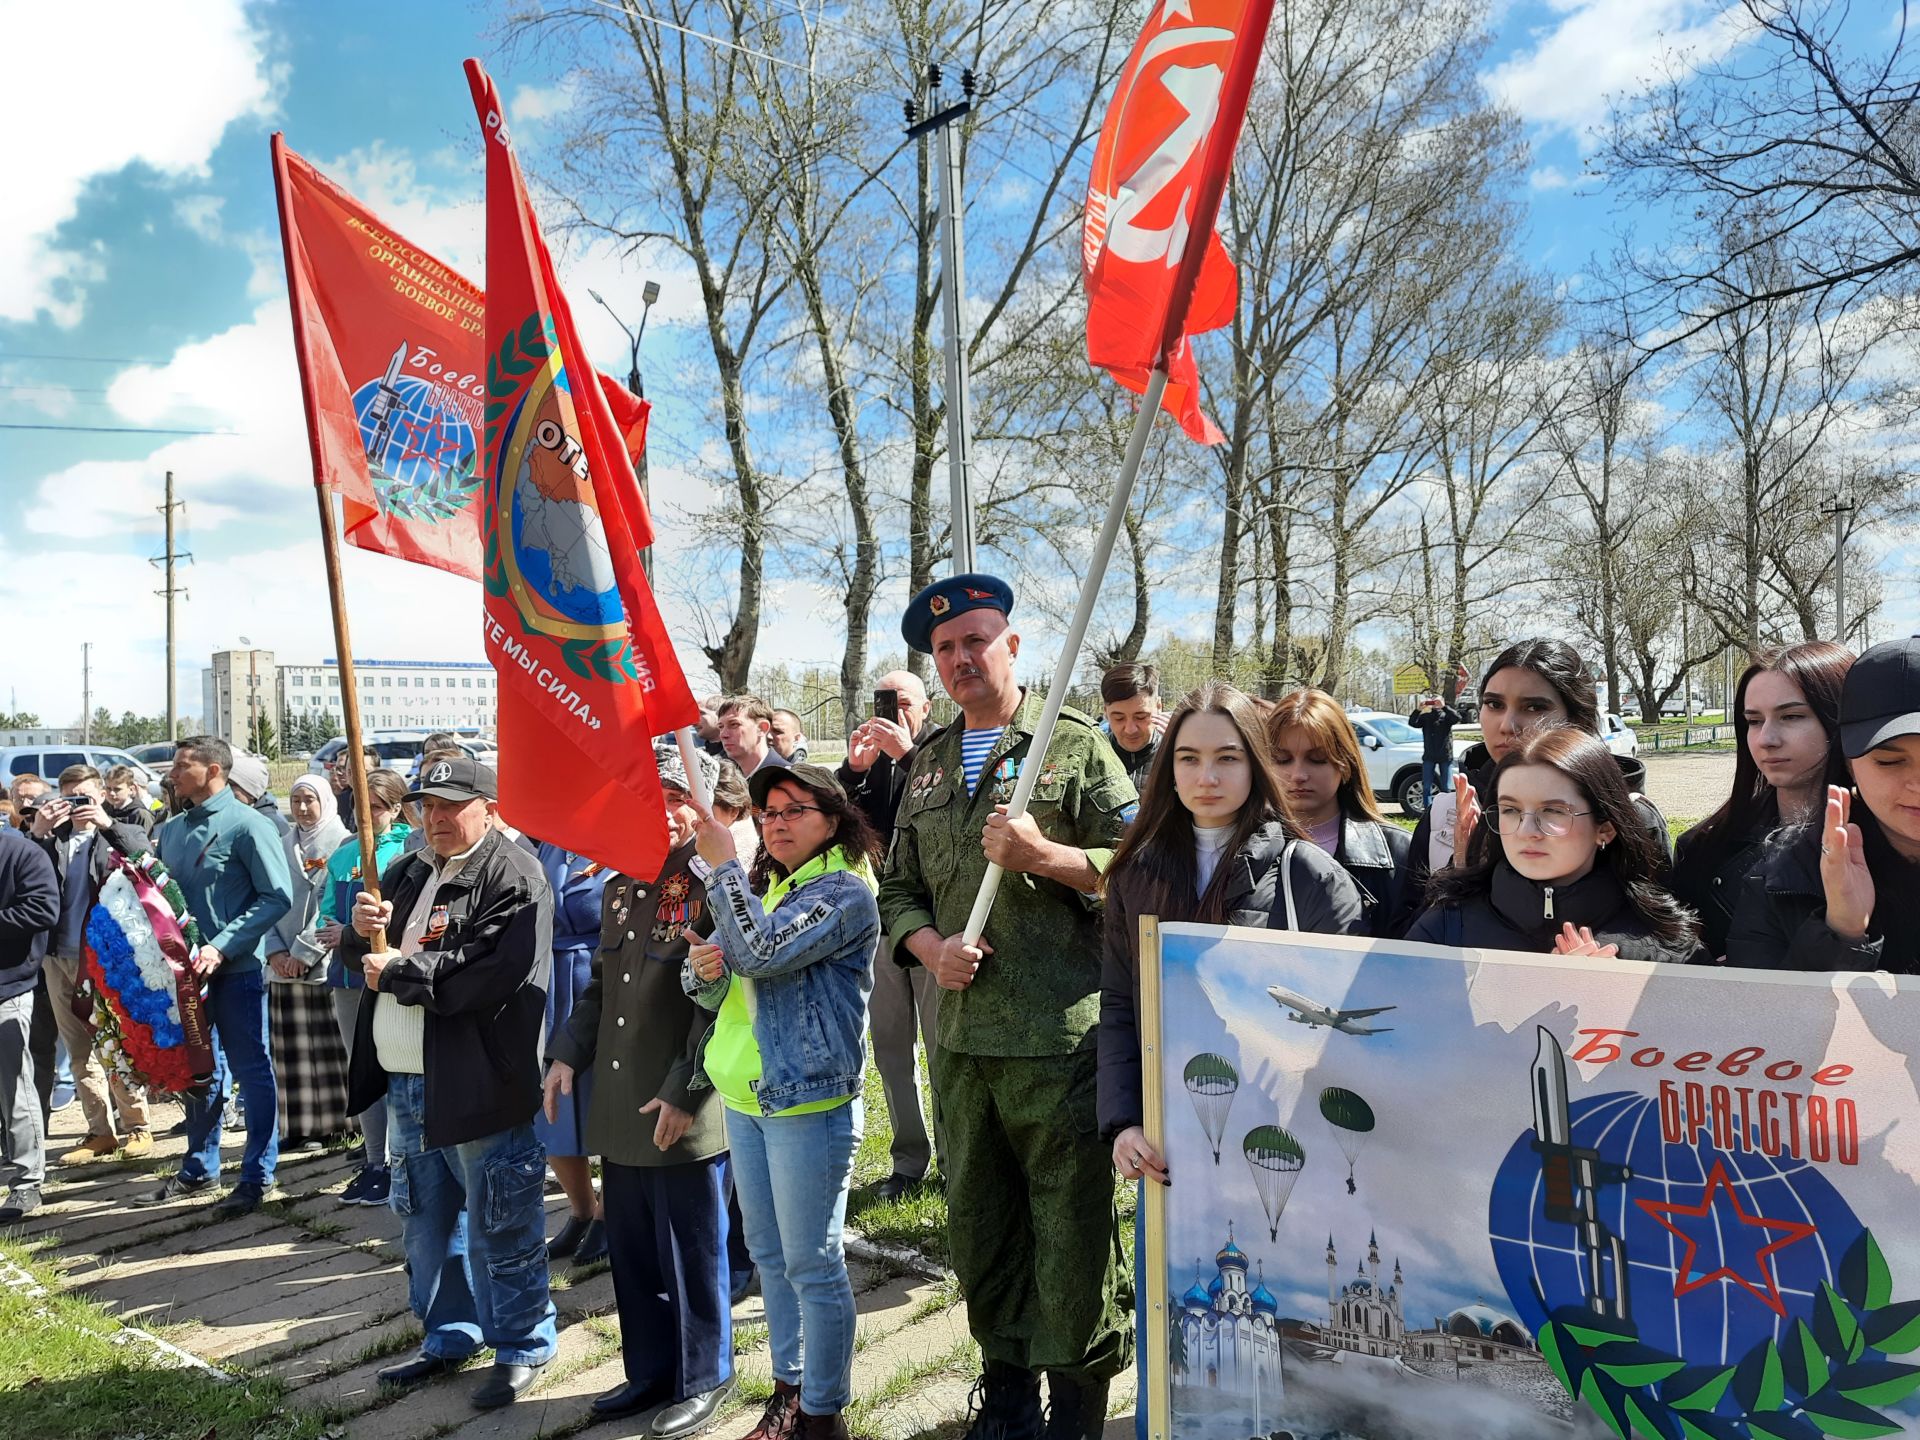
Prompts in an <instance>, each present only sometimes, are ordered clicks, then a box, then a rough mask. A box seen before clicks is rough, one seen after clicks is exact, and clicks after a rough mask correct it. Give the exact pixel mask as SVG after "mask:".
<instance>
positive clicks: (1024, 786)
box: [962, 360, 1167, 945]
mask: <svg viewBox="0 0 1920 1440" xmlns="http://www.w3.org/2000/svg"><path fill="white" fill-rule="evenodd" d="M1166 388H1167V367H1166V363H1165V362H1164V360H1163V361H1162V362H1161V363H1160V364H1159V365H1157V366H1155V367H1154V371H1153V374H1152V375H1151V376H1149V377H1148V379H1147V389H1146V393H1145V394H1143V395H1142V396H1141V397H1140V410H1139V413H1137V414H1136V415H1135V416H1134V417H1133V434H1132V436H1131V437H1130V438H1129V439H1128V440H1127V454H1126V458H1125V460H1123V461H1122V462H1121V465H1120V478H1119V479H1118V480H1116V481H1115V482H1114V486H1113V499H1112V500H1111V501H1110V502H1109V503H1108V505H1107V522H1106V524H1104V525H1103V526H1101V527H1100V538H1099V539H1098V540H1096V541H1095V542H1094V546H1093V555H1092V556H1091V558H1090V559H1089V560H1088V561H1087V578H1086V580H1085V581H1084V582H1083V583H1082V584H1081V586H1080V603H1079V604H1078V605H1077V606H1075V607H1074V611H1073V624H1072V625H1070V626H1068V627H1067V638H1066V640H1065V641H1064V642H1063V643H1062V645H1061V649H1060V659H1059V661H1058V663H1056V664H1055V665H1054V667H1053V684H1052V685H1051V686H1050V687H1049V688H1048V690H1047V703H1046V705H1045V707H1044V708H1043V709H1042V710H1041V711H1040V723H1039V725H1037V726H1036V727H1035V728H1034V732H1033V743H1032V744H1030V745H1029V746H1028V747H1027V763H1026V764H1024V765H1022V766H1021V767H1020V779H1019V781H1018V782H1017V783H1016V784H1015V785H1014V787H1013V799H1012V800H1011V801H1010V802H1008V805H1007V818H1008V819H1009V820H1018V819H1019V818H1020V817H1021V816H1022V815H1024V814H1026V813H1027V801H1028V799H1029V798H1031V797H1032V795H1033V787H1034V784H1035V783H1036V782H1037V781H1038V780H1039V778H1040V772H1041V771H1042V770H1043V769H1045V768H1046V767H1045V765H1044V763H1043V762H1044V761H1045V759H1046V754H1047V746H1048V745H1050V744H1052V743H1053V727H1054V726H1055V725H1056V724H1057V723H1058V722H1059V719H1060V707H1061V706H1062V705H1064V704H1066V701H1067V687H1068V686H1069V685H1071V684H1072V683H1073V670H1074V666H1075V665H1077V664H1078V663H1079V661H1080V647H1081V645H1082V644H1084V643H1085V641H1086V638H1087V627H1088V626H1089V625H1091V624H1092V623H1093V605H1094V602H1095V601H1096V600H1098V599H1099V598H1100V586H1101V583H1102V582H1103V581H1104V580H1105V579H1106V578H1107V562H1108V561H1110V560H1111V559H1112V558H1113V547H1114V545H1115V543H1117V541H1118V540H1119V538H1120V527H1121V526H1122V525H1124V524H1125V523H1126V519H1127V505H1128V503H1129V501H1131V500H1132V498H1133V482H1134V479H1135V477H1136V476H1138V475H1139V473H1140V461H1141V458H1142V457H1143V456H1144V455H1145V454H1146V453H1147V440H1148V439H1149V438H1150V437H1151V436H1152V434H1153V422H1154V420H1155V418H1156V417H1157V416H1158V415H1159V414H1160V396H1161V393H1162V392H1163V391H1165V390H1166ZM1003 873H1004V872H1003V871H1002V870H1001V868H1000V867H999V866H998V865H988V866H987V873H986V874H985V875H984V876H982V877H981V880H980V893H979V894H978V895H976V896H974V897H973V913H972V914H971V915H969V916H968V917H967V928H966V931H965V932H964V935H963V937H962V938H964V939H965V941H966V943H967V944H969V945H974V944H978V943H979V940H980V932H981V931H983V930H985V929H986V928H987V916H988V915H989V914H991V913H992V912H993V899H994V896H995V895H997V894H998V893H999V891H1000V877H1001V875H1002V874H1003Z"/></svg>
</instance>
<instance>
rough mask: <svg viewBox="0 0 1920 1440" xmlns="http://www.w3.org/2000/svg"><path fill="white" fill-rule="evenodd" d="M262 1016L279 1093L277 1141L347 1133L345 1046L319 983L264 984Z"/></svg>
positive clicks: (325, 989)
mask: <svg viewBox="0 0 1920 1440" xmlns="http://www.w3.org/2000/svg"><path fill="white" fill-rule="evenodd" d="M267 1018H268V1024H269V1026H270V1029H271V1033H272V1036H273V1070H274V1076H275V1078H276V1079H277V1080H278V1082H279V1089H280V1141H281V1143H282V1144H285V1143H286V1142H287V1141H289V1140H324V1139H326V1138H328V1137H329V1136H333V1135H339V1134H342V1133H343V1132H344V1131H345V1130H346V1129H347V1048H346V1046H344V1045H342V1044H341V1043H340V1025H339V1022H338V1021H336V1020H335V1019H334V1016H333V997H332V996H331V995H330V994H329V993H328V991H327V987H326V986H324V985H304V984H301V983H300V982H298V981H291V982H281V981H269V982H268V984H267Z"/></svg>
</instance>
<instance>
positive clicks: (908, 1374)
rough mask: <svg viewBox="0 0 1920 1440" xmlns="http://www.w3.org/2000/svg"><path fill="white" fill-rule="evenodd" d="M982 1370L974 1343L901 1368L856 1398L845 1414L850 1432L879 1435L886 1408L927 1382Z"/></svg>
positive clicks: (958, 1344)
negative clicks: (944, 1376)
mask: <svg viewBox="0 0 1920 1440" xmlns="http://www.w3.org/2000/svg"><path fill="white" fill-rule="evenodd" d="M979 1369H980V1350H979V1347H978V1346H976V1345H975V1344H974V1343H973V1341H971V1340H961V1341H957V1342H956V1343H955V1344H954V1345H953V1347H952V1348H951V1349H949V1350H948V1351H947V1352H946V1353H945V1354H941V1355H934V1356H930V1357H928V1358H927V1359H925V1360H910V1361H907V1362H906V1363H904V1364H902V1365H901V1366H900V1368H899V1369H898V1370H895V1371H894V1372H893V1373H892V1374H891V1375H889V1376H888V1377H887V1378H886V1379H885V1380H883V1381H881V1382H880V1383H879V1384H878V1385H877V1386H875V1387H874V1388H873V1389H871V1390H868V1391H867V1392H866V1393H865V1394H862V1395H860V1396H858V1397H856V1398H855V1400H854V1402H853V1404H851V1405H849V1406H848V1407H847V1410H846V1422H847V1428H848V1429H849V1430H851V1431H852V1432H853V1433H854V1434H855V1435H877V1434H879V1433H880V1432H881V1430H882V1428H883V1427H882V1426H881V1424H880V1423H879V1422H880V1420H881V1417H882V1416H883V1415H884V1413H885V1412H886V1410H887V1407H888V1406H890V1405H894V1404H896V1403H898V1402H899V1401H901V1400H904V1399H906V1398H907V1396H909V1395H912V1394H914V1393H915V1392H916V1391H919V1390H921V1389H923V1388H924V1387H925V1386H926V1384H927V1382H928V1381H930V1380H936V1379H938V1378H940V1377H941V1376H943V1375H956V1376H958V1375H973V1374H976V1373H978V1371H979Z"/></svg>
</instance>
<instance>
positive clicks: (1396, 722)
mask: <svg viewBox="0 0 1920 1440" xmlns="http://www.w3.org/2000/svg"><path fill="white" fill-rule="evenodd" d="M1347 719H1348V720H1349V721H1351V722H1352V724H1353V731H1354V734H1356V735H1358V736H1359V737H1360V753H1361V755H1363V756H1364V757H1365V758H1366V762H1367V783H1368V784H1369V785H1371V786H1372V787H1373V793H1374V796H1375V798H1376V799H1381V800H1391V801H1393V802H1394V803H1395V804H1397V805H1398V806H1399V807H1400V808H1401V810H1403V811H1405V812H1406V813H1407V814H1409V815H1422V814H1425V813H1426V808H1427V806H1426V801H1425V799H1424V798H1423V797H1422V796H1421V794H1420V757H1421V755H1422V754H1423V753H1424V752H1425V748H1426V747H1425V742H1424V741H1423V740H1422V738H1421V735H1420V732H1419V731H1418V730H1416V729H1414V728H1413V726H1411V725H1409V724H1408V723H1407V722H1406V720H1405V719H1403V718H1402V717H1401V716H1398V715H1389V714H1387V713H1386V712H1385V711H1384V710H1349V711H1348V712H1347ZM1455 748H1456V749H1457V748H1458V747H1457V746H1456V747H1455Z"/></svg>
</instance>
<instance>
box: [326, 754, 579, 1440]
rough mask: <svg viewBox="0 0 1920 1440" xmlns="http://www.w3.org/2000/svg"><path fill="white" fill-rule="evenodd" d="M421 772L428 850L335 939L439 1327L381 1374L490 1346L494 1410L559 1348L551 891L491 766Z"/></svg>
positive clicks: (370, 1091)
mask: <svg viewBox="0 0 1920 1440" xmlns="http://www.w3.org/2000/svg"><path fill="white" fill-rule="evenodd" d="M419 786H420V788H418V789H417V790H413V791H410V792H409V793H408V795H407V799H409V800H414V801H418V802H419V803H420V806H421V810H422V812H423V813H424V815H425V818H426V832H427V849H426V850H425V851H423V852H420V853H417V854H411V855H402V856H401V857H400V858H399V859H398V860H396V861H394V862H393V864H391V865H389V866H388V867H387V871H386V873H385V874H384V875H382V876H381V877H380V891H381V894H382V896H383V897H384V898H382V899H379V900H376V899H374V898H373V897H372V896H371V895H369V894H366V893H364V892H363V893H362V894H361V895H360V896H359V897H358V898H357V899H356V900H355V901H354V906H353V929H352V930H351V931H350V932H348V934H346V935H344V936H343V937H342V939H341V950H342V955H343V957H347V958H352V957H358V958H359V959H360V962H361V966H362V968H363V970H364V971H365V973H366V978H367V988H368V989H369V990H370V991H373V992H374V993H375V996H376V999H375V1002H374V1003H373V1004H371V1005H364V1004H363V1005H362V1006H361V1007H360V1023H359V1029H358V1030H357V1031H356V1032H355V1035H354V1042H353V1049H352V1059H351V1061H350V1062H349V1071H348V1083H347V1089H348V1106H347V1110H348V1113H349V1114H355V1115H357V1114H359V1113H360V1112H361V1111H362V1110H364V1109H366V1108H367V1106H369V1105H371V1104H372V1103H373V1102H374V1101H376V1100H378V1099H380V1098H381V1096H382V1095H384V1096H385V1097H386V1101H387V1124H388V1135H387V1148H388V1154H389V1155H390V1156H391V1157H392V1163H393V1181H392V1186H393V1188H392V1195H391V1204H392V1206H393V1209H394V1211H395V1213H397V1214H398V1215H399V1216H400V1217H401V1227H402V1228H401V1238H402V1243H403V1245H404V1247H405V1249H406V1253H407V1267H408V1276H409V1296H408V1298H409V1300H410V1302H411V1303H412V1306H413V1312H414V1314H415V1315H417V1316H419V1318H420V1323H421V1324H422V1325H423V1326H424V1327H425V1328H426V1332H427V1333H426V1338H425V1339H424V1340H423V1341H422V1342H421V1346H420V1352H419V1354H417V1355H415V1356H414V1357H413V1358H412V1359H411V1360H407V1361H404V1362H402V1363H401V1364H399V1365H393V1366H389V1367H388V1368H387V1369H385V1370H382V1371H381V1372H380V1379H381V1381H382V1383H384V1384H387V1385H412V1384H417V1383H418V1382H420V1381H422V1380H426V1379H429V1378H431V1377H432V1376H435V1375H438V1374H441V1373H442V1372H444V1371H447V1370H451V1369H454V1368H455V1367H456V1366H458V1365H459V1363H460V1362H461V1361H462V1360H463V1359H465V1358H466V1357H467V1356H468V1355H471V1354H472V1353H473V1352H474V1351H476V1350H478V1349H480V1347H481V1346H482V1345H483V1344H484V1345H489V1346H491V1347H493V1352H494V1363H493V1369H492V1371H491V1373H490V1374H489V1375H488V1376H487V1378H486V1379H485V1380H484V1381H483V1382H482V1383H481V1385H480V1387H479V1388H478V1389H477V1390H475V1391H474V1393H473V1403H474V1405H475V1406H477V1407H478V1408H480V1409H482V1410H491V1409H494V1408H496V1407H498V1406H501V1405H510V1404H512V1403H513V1402H514V1400H516V1399H518V1398H519V1396H520V1395H521V1393H522V1392H524V1391H525V1390H526V1388H527V1387H528V1386H529V1385H531V1384H532V1383H533V1380H534V1377H535V1376H536V1375H538V1374H539V1372H540V1370H541V1369H542V1368H543V1367H544V1366H545V1365H546V1364H547V1362H548V1361H549V1360H551V1359H553V1356H554V1351H555V1348H556V1335H555V1326H554V1308H553V1300H552V1298H551V1296H550V1295H549V1293H548V1288H547V1249H546V1243H545V1241H546V1232H545V1223H546V1212H545V1209H544V1206H543V1204H542V1192H543V1191H544V1190H545V1187H546V1174H547V1162H546V1152H545V1151H543V1150H542V1149H541V1148H540V1142H539V1140H538V1139H536V1138H535V1136H534V1133H533V1123H532V1122H533V1116H534V1112H535V1111H536V1110H538V1109H539V1108H540V1093H541V1077H540V1039H541V1030H542V1028H543V1027H544V1026H545V1024H546V1010H547V984H548V981H549V979H550V977H551V972H552V967H553V892H552V890H551V889H550V888H549V887H548V885H547V879H546V876H545V874H544V873H542V871H541V869H540V864H539V862H538V861H537V860H536V859H534V857H533V856H531V855H529V854H528V853H527V852H526V851H525V850H523V849H522V848H521V847H520V846H519V845H517V844H515V843H514V842H513V840H512V839H511V838H509V837H508V836H506V835H503V834H501V833H500V831H499V830H498V829H497V828H496V827H495V817H496V815H497V813H498V809H499V807H498V804H497V803H496V802H497V800H498V797H499V793H500V792H499V786H498V782H497V781H496V779H495V777H494V773H493V770H492V768H491V767H489V766H486V765H482V764H480V763H479V762H478V761H476V760H472V759H469V758H468V757H466V756H464V755H463V756H460V757H458V758H447V759H441V760H436V761H434V762H433V763H432V764H431V765H430V766H428V768H427V771H426V773H425V774H424V775H422V776H421V777H420V782H419ZM395 921H398V923H399V931H398V934H397V935H396V936H395V937H394V941H395V943H394V947H393V949H391V950H382V951H379V952H373V951H372V950H371V949H370V941H371V938H372V937H373V936H374V935H375V934H376V933H379V932H381V931H384V930H387V929H388V928H389V926H390V925H391V924H392V922H395ZM463 1217H464V1219H465V1225H464V1227H463V1226H462V1224H461V1221H462V1218H463ZM463 1228H464V1234H463V1233H462V1232H463Z"/></svg>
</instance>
